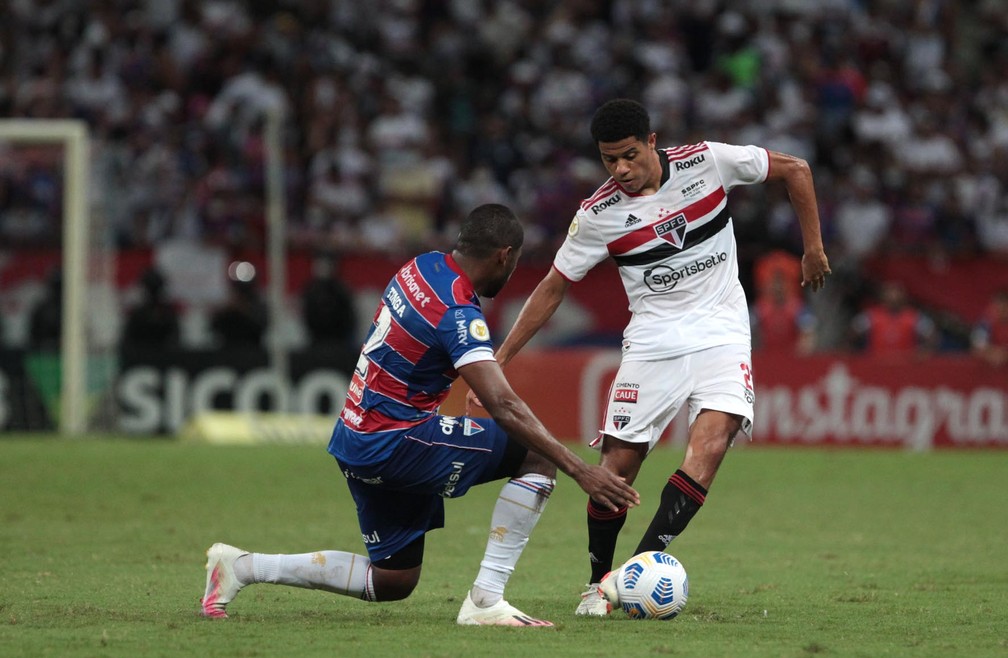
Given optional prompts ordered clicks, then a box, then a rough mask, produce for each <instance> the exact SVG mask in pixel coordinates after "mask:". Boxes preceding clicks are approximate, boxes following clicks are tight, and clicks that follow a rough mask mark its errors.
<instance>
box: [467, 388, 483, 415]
mask: <svg viewBox="0 0 1008 658" xmlns="http://www.w3.org/2000/svg"><path fill="white" fill-rule="evenodd" d="M477 407H478V408H480V409H482V408H483V403H482V402H480V399H479V398H478V397H476V394H475V393H473V392H472V389H469V390H468V391H466V401H465V415H466V416H471V415H472V410H473V409H475V408H477Z"/></svg>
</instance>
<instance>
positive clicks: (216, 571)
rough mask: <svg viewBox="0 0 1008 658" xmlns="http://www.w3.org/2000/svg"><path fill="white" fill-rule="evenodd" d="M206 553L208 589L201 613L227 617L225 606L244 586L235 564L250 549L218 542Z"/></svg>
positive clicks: (218, 617) (208, 615)
mask: <svg viewBox="0 0 1008 658" xmlns="http://www.w3.org/2000/svg"><path fill="white" fill-rule="evenodd" d="M206 554H207V563H206V572H207V577H206V591H205V592H203V599H202V601H201V603H202V610H201V613H202V614H203V616H204V617H212V618H214V619H227V616H228V615H227V612H225V610H224V608H225V607H226V606H227V604H228V603H230V602H231V600H232V599H234V597H235V596H237V595H238V590H240V589H241V588H242V585H241V584H239V583H238V579H237V578H235V573H234V564H235V561H236V560H237V559H238V558H240V557H241V556H242V555H248V551H243V550H242V549H240V548H235V547H234V546H229V545H227V544H219V543H218V544H214V545H213V546H211V547H210V548H209V549H207V552H206Z"/></svg>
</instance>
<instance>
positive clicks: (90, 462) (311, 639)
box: [0, 435, 1008, 658]
mask: <svg viewBox="0 0 1008 658" xmlns="http://www.w3.org/2000/svg"><path fill="white" fill-rule="evenodd" d="M0 437H2V438H0V521H2V525H0V655H3V656H99V655H101V656H105V655H110V656H194V655H213V656H313V655H318V656H368V657H371V658H374V657H377V656H401V655H408V656H445V657H453V658H454V657H458V656H496V655H513V656H518V655H527V656H641V655H671V656H704V657H707V656H774V657H778V656H809V655H824V656H865V657H875V656H943V657H945V656H970V657H973V656H1005V655H1008V561H1006V558H1008V548H1006V547H1008V494H1006V487H1005V485H1004V484H1003V482H1004V478H1005V475H1006V473H1008V452H997V453H995V452H938V453H931V454H908V453H902V452H888V451H857V450H843V451H828V450H815V449H806V450H802V449H766V448H760V449H757V448H753V447H741V448H736V449H733V451H732V452H731V454H729V456H728V458H727V460H726V462H725V464H724V467H723V468H722V471H721V474H720V475H719V480H718V482H717V484H716V485H715V487H714V490H713V491H712V492H711V494H710V496H709V497H708V499H707V505H706V507H705V508H704V510H703V512H701V514H700V515H699V516H698V517H697V518H696V520H695V521H694V523H693V524H692V525H691V527H690V528H689V530H688V531H687V532H686V533H685V534H684V535H683V536H682V537H680V538H679V539H677V540H676V541H675V542H674V543H673V544H672V546H671V552H673V553H674V554H675V555H676V556H677V557H678V558H679V559H680V560H682V562H683V563H684V564H685V566H686V568H687V571H688V572H689V575H690V600H689V604H688V605H687V607H686V610H685V611H684V612H683V614H682V615H680V616H679V618H678V619H675V620H673V621H671V622H641V621H632V620H629V619H627V618H626V617H625V616H623V615H621V614H614V615H612V616H611V617H609V618H607V619H582V618H575V617H573V615H572V611H573V607H574V605H575V603H576V601H577V597H578V593H579V592H580V590H581V589H582V585H583V583H584V581H585V579H586V577H587V565H586V558H585V535H584V529H583V525H584V503H585V500H584V496H583V495H582V494H581V493H580V491H579V490H578V489H577V487H576V485H575V484H574V483H573V482H572V481H571V480H570V479H567V478H563V479H561V481H560V483H559V486H558V488H557V490H556V492H555V494H554V496H553V500H551V501H550V504H549V506H548V507H547V510H546V513H545V514H544V516H543V518H542V521H541V523H540V525H539V527H538V529H537V531H536V533H535V534H534V535H533V537H532V540H531V542H530V544H529V546H528V549H527V550H526V552H525V555H524V556H523V558H522V560H521V562H520V563H519V565H518V571H517V572H516V573H515V576H514V577H513V579H512V581H511V585H510V587H509V589H508V598H509V599H510V600H511V601H512V602H513V603H515V604H516V605H518V606H519V607H521V608H523V609H524V610H525V611H526V612H528V613H530V614H532V615H537V616H543V617H546V618H549V619H552V620H553V621H554V622H556V623H557V628H555V629H486V628H468V627H466V628H463V627H458V626H456V625H455V623H454V619H455V614H456V612H457V611H458V607H459V605H460V599H461V597H463V596H464V595H465V592H466V589H467V588H468V586H469V584H470V583H471V581H472V578H473V577H474V576H475V572H476V569H477V568H478V563H479V559H480V556H481V555H482V551H483V545H484V541H485V537H486V533H487V530H488V524H489V514H490V508H491V506H492V504H493V500H494V499H495V497H496V495H497V491H498V490H499V487H498V486H497V485H487V486H484V487H480V488H477V489H476V490H474V491H472V492H470V494H469V495H467V496H466V497H465V498H462V499H459V500H454V501H449V502H448V506H447V516H448V528H447V529H445V530H439V531H436V532H434V533H431V534H430V535H429V536H428V543H427V547H428V548H427V560H426V564H425V566H424V568H425V572H424V575H423V578H422V580H421V583H420V586H419V587H418V589H417V591H416V592H414V594H413V595H412V596H411V597H410V598H409V599H407V600H406V601H403V602H398V603H386V604H365V603H362V602H360V601H356V600H350V599H347V598H344V597H338V596H335V595H331V594H325V593H321V592H312V591H304V590H295V589H291V588H286V587H279V586H270V585H259V586H254V587H251V588H249V589H246V590H244V591H243V592H242V593H241V595H240V596H239V597H238V599H236V600H235V602H234V603H233V604H232V605H231V607H230V610H231V613H232V618H231V619H230V620H226V621H210V620H204V619H200V618H198V617H197V616H196V609H197V601H198V598H199V596H200V595H201V593H202V589H203V580H204V572H203V563H204V560H205V558H204V554H203V553H204V551H205V549H206V548H207V547H208V546H209V545H210V544H211V543H212V542H213V541H216V540H224V541H227V542H230V543H233V544H237V545H239V546H242V547H245V548H248V549H252V550H260V551H270V552H272V551H276V552H302V551H310V550H315V549H322V548H337V549H349V550H354V551H357V552H363V551H362V548H363V547H362V544H361V540H360V534H359V532H358V530H357V527H356V521H355V516H354V513H353V506H352V503H351V502H350V499H349V496H348V494H347V492H346V488H345V485H344V484H343V481H342V477H341V476H340V475H339V473H338V471H337V470H336V468H335V466H334V463H333V462H332V461H331V460H330V459H329V458H328V456H327V455H326V454H325V452H324V450H323V449H321V448H317V447H315V448H306V447H272V446H270V447H265V446H263V447H215V446H205V445H186V444H180V443H175V442H171V441H164V440H124V439H119V440H78V441H61V440H56V439H53V438H51V437H49V438H42V439H35V440H23V439H21V438H11V437H10V436H9V435H0ZM583 454H585V455H586V456H587V457H588V459H591V460H594V458H595V456H594V455H593V454H591V453H590V452H588V451H585V452H584V453H583ZM680 456H681V453H680V452H679V451H678V450H675V449H664V450H663V449H659V451H657V452H656V453H655V454H653V455H652V457H651V458H650V459H649V460H648V462H647V463H646V464H645V467H644V470H643V472H642V474H641V478H640V479H639V480H638V488H639V489H640V490H641V491H642V498H643V508H642V509H640V510H634V511H632V512H631V514H630V518H629V520H628V522H627V526H626V528H625V530H624V533H623V536H622V537H621V542H620V552H621V555H622V557H628V555H627V551H629V550H631V549H632V548H633V546H634V545H635V543H636V540H637V538H638V535H639V534H640V532H641V531H642V530H643V528H644V527H645V526H646V525H647V522H648V521H649V520H650V515H651V512H652V511H653V508H654V505H655V504H656V498H657V492H658V490H659V488H660V486H661V484H662V482H663V480H664V478H665V477H667V475H668V474H669V472H670V471H671V470H672V469H673V468H674V467H675V465H677V464H678V462H679V459H680Z"/></svg>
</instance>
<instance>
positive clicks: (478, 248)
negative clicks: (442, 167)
mask: <svg viewBox="0 0 1008 658" xmlns="http://www.w3.org/2000/svg"><path fill="white" fill-rule="evenodd" d="M524 241H525V229H524V228H522V225H521V222H519V221H518V218H517V217H516V216H515V214H514V212H512V211H511V209H510V208H508V207H507V206H505V205H501V204H499V203H487V204H484V205H482V206H478V207H476V208H474V209H473V211H472V212H470V213H469V216H468V217H466V218H465V220H464V221H463V222H462V227H461V228H460V229H459V235H458V241H457V242H456V243H455V249H457V250H458V252H459V253H461V254H464V255H466V256H470V257H472V258H486V257H487V256H489V255H490V254H492V253H494V252H495V251H496V250H498V249H500V248H501V247H511V248H512V249H513V250H515V251H517V250H518V249H520V248H521V246H522V243H523V242H524Z"/></svg>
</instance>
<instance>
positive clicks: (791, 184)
mask: <svg viewBox="0 0 1008 658" xmlns="http://www.w3.org/2000/svg"><path fill="white" fill-rule="evenodd" d="M784 180H785V184H786V186H787V191H788V196H789V197H790V198H791V206H792V207H793V208H794V210H795V214H796V215H797V216H798V225H799V226H800V227H801V234H802V244H803V246H804V249H805V252H806V253H811V252H817V251H823V242H822V232H821V230H820V227H819V204H818V202H817V201H816V193H815V184H814V183H813V182H812V170H811V169H810V168H809V166H808V163H807V162H805V161H804V160H800V159H797V158H796V159H795V161H794V163H793V165H792V167H791V171H789V173H788V175H787V177H786V178H785V179H784Z"/></svg>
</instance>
